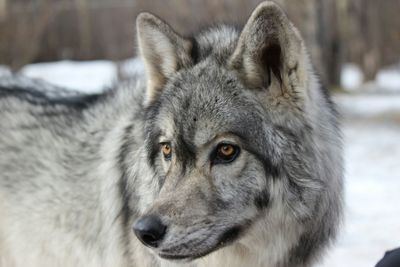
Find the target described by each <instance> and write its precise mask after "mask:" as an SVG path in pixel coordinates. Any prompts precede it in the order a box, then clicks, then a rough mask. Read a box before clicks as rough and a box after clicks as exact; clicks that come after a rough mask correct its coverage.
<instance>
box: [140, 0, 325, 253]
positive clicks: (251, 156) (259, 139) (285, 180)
mask: <svg viewBox="0 0 400 267" xmlns="http://www.w3.org/2000/svg"><path fill="white" fill-rule="evenodd" d="M137 31H138V43H139V48H140V53H141V56H142V58H143V60H144V63H145V68H146V74H147V99H146V101H147V102H146V105H147V109H146V114H147V115H146V127H145V136H146V148H147V152H148V161H149V164H150V166H151V168H152V169H153V171H154V173H155V177H156V179H157V182H158V187H159V189H158V190H159V192H158V193H157V197H156V199H155V200H154V202H153V203H152V205H151V207H149V208H148V209H147V211H146V212H145V213H144V214H143V215H142V216H141V217H140V218H139V219H138V220H137V221H136V223H135V225H134V229H135V233H136V235H137V236H138V238H139V239H140V240H141V241H142V242H143V243H144V244H145V245H147V246H149V247H151V248H152V250H153V251H154V252H156V253H157V254H158V255H159V256H160V257H162V258H167V259H189V260H190V259H195V258H198V257H201V256H204V255H206V254H208V253H210V252H212V251H215V250H217V249H218V248H221V247H224V246H226V245H229V244H231V243H233V242H240V240H245V239H246V236H248V235H250V232H251V231H252V230H251V229H253V228H254V227H256V226H255V225H259V224H260V222H263V224H262V225H263V226H264V227H265V228H264V229H263V232H262V233H261V232H260V234H262V235H264V234H265V235H266V236H268V235H270V236H275V234H276V233H272V232H268V231H269V230H268V229H270V230H271V231H279V229H278V228H279V227H280V226H279V225H281V224H291V223H292V224H291V225H288V226H287V227H288V228H293V229H295V230H293V229H291V230H293V232H298V233H299V236H296V238H293V237H290V238H289V237H288V239H291V240H292V241H290V242H297V241H298V240H299V239H300V232H303V230H304V229H303V225H304V224H306V223H309V221H311V219H312V218H315V213H316V212H320V211H319V207H317V206H318V203H317V199H318V197H320V194H321V188H322V187H323V186H326V185H325V184H324V181H323V179H325V178H326V177H322V178H321V177H320V175H321V169H324V168H325V166H324V164H325V163H324V162H322V161H323V160H320V159H318V158H317V156H316V155H315V154H316V152H315V151H314V146H315V142H316V141H315V140H314V139H313V138H314V137H313V131H314V128H315V127H317V128H318V127H319V126H318V125H317V123H314V122H313V121H312V120H313V116H315V114H311V115H310V114H308V113H307V112H306V111H305V110H307V109H312V108H313V107H312V106H313V105H314V104H313V102H315V101H319V102H320V103H318V104H315V105H328V103H327V102H326V101H325V100H323V99H322V98H321V99H319V98H318V97H316V95H319V92H312V90H317V89H316V88H315V87H313V88H312V86H310V85H309V84H310V83H311V82H310V80H309V79H310V75H309V74H306V73H309V70H308V69H307V68H308V65H309V64H308V59H307V56H306V52H305V49H304V46H303V41H302V39H301V37H300V35H299V33H298V31H297V30H296V29H295V28H294V26H293V25H292V24H291V22H290V21H289V20H288V19H287V17H286V15H285V14H284V13H283V11H282V10H281V9H280V8H279V7H278V6H277V5H275V4H273V3H271V2H264V3H262V4H260V5H259V6H258V7H257V8H256V9H255V10H254V12H253V13H252V15H251V17H250V18H249V20H248V22H247V23H246V25H245V27H244V28H243V30H242V31H241V32H238V31H237V30H236V29H234V28H231V27H228V26H220V27H216V28H212V29H209V30H208V31H204V32H202V33H200V34H199V35H197V36H195V37H194V38H191V39H186V38H183V37H181V36H180V35H178V34H177V33H176V32H175V31H174V30H172V29H171V28H170V27H169V26H168V25H167V24H166V23H164V22H163V21H161V20H160V19H158V18H156V17H155V16H153V15H151V14H148V13H142V14H141V15H139V17H138V19H137ZM327 120H329V118H328V119H327ZM328 124H329V123H328ZM327 127H328V128H329V127H331V125H328V126H327ZM316 131H317V132H318V131H319V130H316ZM318 138H319V137H318ZM323 138H325V137H322V139H323ZM328 150H329V149H328ZM329 153H330V152H326V154H329ZM328 156H329V155H328ZM328 178H329V177H328ZM323 205H326V204H325V203H324V204H323ZM316 210H318V211H316ZM274 227H275V228H274ZM276 227H278V228H276ZM282 229H283V228H282ZM285 229H286V228H285ZM285 234H286V233H282V235H285ZM287 234H288V235H289V233H287ZM281 238H282V239H283V240H285V238H286V237H285V236H282V237H281ZM260 239H262V237H260ZM293 240H294V241H293ZM275 241H276V240H270V242H275ZM288 242H289V241H288ZM288 246H289V247H292V246H295V244H290V245H288Z"/></svg>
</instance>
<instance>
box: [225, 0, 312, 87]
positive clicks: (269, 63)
mask: <svg viewBox="0 0 400 267" xmlns="http://www.w3.org/2000/svg"><path fill="white" fill-rule="evenodd" d="M304 57H305V50H304V45H303V41H302V39H301V37H300V34H299V33H298V31H297V29H296V28H295V27H294V26H293V25H292V23H291V22H290V21H289V19H288V18H287V17H286V14H285V13H284V12H283V11H282V9H281V8H280V7H279V6H278V5H276V4H275V3H273V2H263V3H261V4H260V5H259V6H258V7H257V8H256V9H255V10H254V11H253V13H252V14H251V16H250V18H249V20H248V21H247V23H246V25H245V27H244V29H243V31H242V33H241V35H240V37H239V40H238V44H237V47H236V48H235V51H234V53H233V54H232V56H231V58H230V60H229V65H230V68H231V69H233V70H235V71H237V73H238V74H239V76H240V77H241V78H242V80H243V81H244V83H245V84H246V85H248V86H250V87H255V88H268V87H269V86H270V85H271V83H274V82H277V83H280V85H281V86H282V85H283V86H285V85H290V86H293V84H292V82H293V81H292V79H291V78H289V76H292V74H293V70H294V71H296V72H297V71H301V70H302V69H304V68H302V66H301V65H302V64H304ZM299 65H300V66H299ZM296 74H297V75H296V76H297V78H301V77H304V75H302V74H301V73H296ZM296 82H302V81H301V80H299V79H298V80H297V81H296ZM303 82H304V81H303Z"/></svg>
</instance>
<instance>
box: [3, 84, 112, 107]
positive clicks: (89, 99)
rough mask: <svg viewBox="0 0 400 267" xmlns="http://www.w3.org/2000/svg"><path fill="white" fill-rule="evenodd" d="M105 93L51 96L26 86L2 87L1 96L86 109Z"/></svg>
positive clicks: (33, 103)
mask: <svg viewBox="0 0 400 267" xmlns="http://www.w3.org/2000/svg"><path fill="white" fill-rule="evenodd" d="M104 95H105V94H90V95H88V94H79V95H75V96H66V97H54V98H52V97H50V96H48V95H46V94H45V93H43V92H40V91H38V90H33V89H26V88H19V87H15V88H7V87H0V98H3V97H10V96H11V97H16V98H18V99H21V100H23V101H26V102H28V103H30V104H32V105H50V106H55V105H62V106H66V107H72V108H76V109H85V108H88V107H90V106H91V105H93V104H94V103H96V102H98V101H99V100H100V99H102V98H103V97H104Z"/></svg>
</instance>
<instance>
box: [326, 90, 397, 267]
mask: <svg viewBox="0 0 400 267" xmlns="http://www.w3.org/2000/svg"><path fill="white" fill-rule="evenodd" d="M335 100H336V102H337V103H338V105H339V107H340V110H341V112H342V114H343V131H344V147H345V168H346V183H345V184H346V220H345V224H344V228H343V230H342V232H341V235H340V238H339V240H338V242H337V243H336V245H335V246H334V247H333V249H332V250H330V253H329V256H328V257H326V258H325V260H324V262H323V264H322V265H321V266H323V267H348V266H354V267H367V266H371V267H372V266H375V264H376V263H377V261H378V260H379V259H380V258H381V257H382V256H383V254H384V252H385V251H386V250H389V249H393V248H395V247H400V94H398V95H377V94H374V95H337V96H335Z"/></svg>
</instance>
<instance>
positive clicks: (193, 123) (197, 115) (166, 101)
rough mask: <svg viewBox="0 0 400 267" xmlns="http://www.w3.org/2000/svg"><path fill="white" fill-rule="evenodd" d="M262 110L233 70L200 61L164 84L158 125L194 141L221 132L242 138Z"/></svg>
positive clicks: (251, 128)
mask: <svg viewBox="0 0 400 267" xmlns="http://www.w3.org/2000/svg"><path fill="white" fill-rule="evenodd" d="M262 112H263V110H262V107H261V105H260V104H258V101H257V100H256V99H255V97H254V96H253V95H252V94H251V93H250V92H249V91H248V90H246V89H245V88H244V87H243V86H242V84H241V83H240V82H239V81H238V79H237V78H236V77H235V75H234V74H232V73H230V72H229V71H227V70H225V69H224V68H222V67H218V66H213V65H211V66H210V65H206V64H204V65H202V66H196V67H194V68H193V69H190V70H185V71H182V72H181V73H179V74H178V75H177V77H175V79H173V80H171V82H170V83H169V84H168V86H167V87H166V88H165V92H164V93H163V95H162V97H161V109H160V113H159V118H160V119H161V121H162V125H160V128H162V130H163V131H165V134H166V135H167V136H168V137H171V138H172V137H173V136H175V135H177V134H178V135H180V136H181V137H183V138H184V139H186V140H190V141H191V142H194V143H195V145H199V144H203V143H206V142H207V141H209V140H211V139H212V138H214V137H215V136H217V135H220V134H223V133H233V134H236V135H241V137H244V138H245V137H246V136H248V135H249V134H251V132H254V131H255V130H256V129H254V128H255V126H256V125H260V123H261V120H262Z"/></svg>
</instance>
